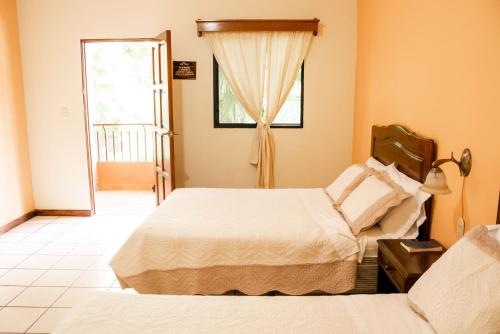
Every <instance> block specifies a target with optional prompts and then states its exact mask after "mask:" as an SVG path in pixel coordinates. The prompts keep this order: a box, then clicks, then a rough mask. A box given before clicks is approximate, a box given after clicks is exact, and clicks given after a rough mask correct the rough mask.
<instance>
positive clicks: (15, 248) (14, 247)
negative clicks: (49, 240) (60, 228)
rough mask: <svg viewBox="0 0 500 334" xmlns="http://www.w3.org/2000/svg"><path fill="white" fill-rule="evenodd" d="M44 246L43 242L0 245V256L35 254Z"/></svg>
mask: <svg viewBox="0 0 500 334" xmlns="http://www.w3.org/2000/svg"><path fill="white" fill-rule="evenodd" d="M44 245H45V242H24V240H23V241H21V242H16V243H12V244H9V245H6V244H3V243H2V244H0V254H15V255H22V254H27V255H30V254H35V252H36V251H38V250H39V249H40V248H42V247H43V246H44Z"/></svg>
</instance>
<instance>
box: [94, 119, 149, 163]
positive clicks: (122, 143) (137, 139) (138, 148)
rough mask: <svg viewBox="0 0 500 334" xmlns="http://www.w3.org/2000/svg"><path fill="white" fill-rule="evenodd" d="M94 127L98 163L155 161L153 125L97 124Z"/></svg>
mask: <svg viewBox="0 0 500 334" xmlns="http://www.w3.org/2000/svg"><path fill="white" fill-rule="evenodd" d="M93 125H94V132H95V135H96V146H97V161H99V162H106V161H116V162H150V161H153V154H154V153H153V125H152V124H149V123H121V124H113V123H97V124H93Z"/></svg>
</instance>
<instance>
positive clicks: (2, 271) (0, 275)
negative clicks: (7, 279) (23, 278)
mask: <svg viewBox="0 0 500 334" xmlns="http://www.w3.org/2000/svg"><path fill="white" fill-rule="evenodd" d="M9 270H10V269H0V277H2V276H3V274H6V273H7V272H8V271H9Z"/></svg>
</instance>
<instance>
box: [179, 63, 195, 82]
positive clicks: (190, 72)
mask: <svg viewBox="0 0 500 334" xmlns="http://www.w3.org/2000/svg"><path fill="white" fill-rule="evenodd" d="M174 79H180V80H196V62H195V61H174Z"/></svg>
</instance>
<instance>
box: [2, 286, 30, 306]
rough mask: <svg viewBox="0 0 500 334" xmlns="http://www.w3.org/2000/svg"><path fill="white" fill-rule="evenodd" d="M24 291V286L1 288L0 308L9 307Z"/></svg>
mask: <svg viewBox="0 0 500 334" xmlns="http://www.w3.org/2000/svg"><path fill="white" fill-rule="evenodd" d="M24 289H25V287H24V286H0V307H1V306H5V305H7V304H8V303H9V302H11V301H12V300H13V299H14V298H15V297H16V296H17V295H18V294H20V293H21V291H23V290H24Z"/></svg>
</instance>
